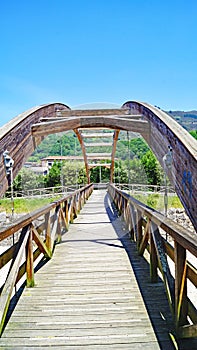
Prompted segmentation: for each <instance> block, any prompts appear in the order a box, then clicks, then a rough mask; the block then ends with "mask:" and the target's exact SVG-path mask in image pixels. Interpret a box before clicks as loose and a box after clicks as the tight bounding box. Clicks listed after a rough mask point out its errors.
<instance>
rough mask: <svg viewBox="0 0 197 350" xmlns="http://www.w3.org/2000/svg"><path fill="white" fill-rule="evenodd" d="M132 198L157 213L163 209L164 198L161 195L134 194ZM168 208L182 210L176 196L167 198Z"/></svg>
mask: <svg viewBox="0 0 197 350" xmlns="http://www.w3.org/2000/svg"><path fill="white" fill-rule="evenodd" d="M133 197H135V198H136V199H138V200H139V201H140V202H142V203H144V204H146V205H148V206H149V207H152V208H154V209H157V210H159V211H162V210H163V209H164V196H163V195H161V194H156V193H155V194H149V195H147V196H144V195H142V194H137V195H135V194H134V195H133ZM168 208H183V206H182V204H181V202H180V199H179V198H178V197H177V196H176V195H174V196H169V197H168Z"/></svg>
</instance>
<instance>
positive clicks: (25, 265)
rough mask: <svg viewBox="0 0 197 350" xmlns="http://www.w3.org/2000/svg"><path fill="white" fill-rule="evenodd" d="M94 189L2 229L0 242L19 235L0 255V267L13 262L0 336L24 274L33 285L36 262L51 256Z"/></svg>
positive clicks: (0, 302) (1, 303) (1, 306)
mask: <svg viewBox="0 0 197 350" xmlns="http://www.w3.org/2000/svg"><path fill="white" fill-rule="evenodd" d="M92 190H93V185H92V184H89V185H87V186H85V187H83V188H80V189H78V190H76V191H74V192H73V193H70V194H68V195H67V196H65V197H63V198H60V199H58V200H56V201H54V202H52V203H51V204H48V205H47V206H45V207H42V208H40V209H37V210H35V211H33V212H32V213H30V214H27V215H24V216H23V217H21V218H20V219H18V220H17V221H16V222H15V223H12V224H10V225H9V226H8V227H6V228H1V229H0V241H2V240H4V239H6V238H8V237H10V236H13V237H14V234H15V233H17V232H18V233H19V232H20V236H19V239H18V241H17V242H16V243H14V239H13V245H12V246H11V247H9V248H8V249H7V250H6V251H4V252H3V253H2V254H1V255H0V268H2V267H4V266H5V265H6V264H7V263H9V262H11V265H10V268H9V271H8V275H7V276H6V278H5V283H4V284H3V285H2V287H1V288H0V291H1V296H0V335H1V334H2V331H3V328H4V324H5V320H6V315H7V312H8V309H9V304H10V300H11V297H12V294H13V292H14V286H15V285H16V284H17V283H18V282H19V281H20V280H21V278H22V277H23V276H24V274H26V284H27V286H28V287H33V286H34V261H35V260H36V259H37V258H38V257H39V255H40V254H44V256H45V257H46V258H48V259H50V258H51V257H52V254H53V247H54V244H55V242H56V241H57V242H60V241H61V236H62V233H63V232H66V231H67V230H68V227H69V224H70V223H71V222H73V220H74V218H75V217H77V214H78V212H79V211H80V210H81V208H82V206H83V204H84V203H85V201H86V200H87V199H88V197H89V196H90V194H91V192H92ZM40 217H41V218H42V222H41V223H40V222H38V223H37V222H36V219H38V218H40ZM33 242H34V244H33ZM24 257H25V262H23V258H24Z"/></svg>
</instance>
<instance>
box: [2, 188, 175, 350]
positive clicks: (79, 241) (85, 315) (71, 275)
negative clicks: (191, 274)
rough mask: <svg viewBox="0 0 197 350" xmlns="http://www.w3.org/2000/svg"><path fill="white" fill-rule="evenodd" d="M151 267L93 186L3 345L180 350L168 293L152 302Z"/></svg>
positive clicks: (24, 299) (12, 322) (19, 307)
mask: <svg viewBox="0 0 197 350" xmlns="http://www.w3.org/2000/svg"><path fill="white" fill-rule="evenodd" d="M128 249H129V250H130V252H131V254H132V256H133V257H132V259H133V260H131V259H130V258H129V256H128V254H127V250H128ZM132 250H133V252H132ZM139 260H140V261H141V263H140V264H141V265H139V264H138V261H139ZM147 271H148V270H147V268H146V262H145V260H144V259H143V258H139V257H138V256H137V253H134V247H133V245H132V243H130V241H129V239H128V237H127V235H126V231H125V230H124V227H123V224H122V222H121V220H120V219H119V218H118V217H117V216H116V214H115V213H114V212H113V209H112V208H111V205H110V201H109V198H108V196H107V195H106V192H105V191H102V190H99V191H94V193H93V194H92V196H91V197H90V199H89V201H88V202H87V203H86V205H85V207H84V208H83V209H82V211H81V214H79V216H78V218H77V219H76V220H75V221H74V223H73V224H71V226H70V229H69V232H68V233H67V234H65V235H64V236H63V241H62V242H61V243H60V244H58V245H57V246H56V248H55V252H54V256H53V258H52V260H50V261H48V262H47V263H46V264H45V265H44V266H43V267H42V268H41V269H40V270H39V271H38V272H36V276H35V279H36V286H35V287H34V288H29V289H27V288H26V289H25V291H24V292H23V295H22V297H21V298H20V300H19V302H18V304H17V306H16V308H15V310H14V311H13V313H12V315H11V318H10V320H9V322H8V325H7V326H6V329H5V331H4V333H3V336H2V338H1V339H0V349H14V350H17V349H37V348H39V349H46V348H48V347H50V348H51V349H53V350H55V349H58V350H59V349H69V350H71V349H75V350H77V349H118V350H119V349H135V350H137V349H150V350H158V349H168V350H170V349H174V346H173V345H172V343H171V340H170V337H169V334H168V327H167V325H166V321H165V317H164V314H165V312H166V309H165V307H164V304H165V295H164V296H163V298H162V303H161V296H159V297H158V296H157V297H156V299H154V302H152V301H151V300H152V299H153V298H152V293H154V292H155V291H156V290H158V288H160V287H161V283H158V285H157V287H155V285H151V284H150V283H149V277H148V276H147ZM139 276H141V277H142V278H141V283H142V284H144V285H143V294H141V292H140V288H139V285H138V283H140V277H139ZM136 277H137V278H136ZM138 277H139V278H138ZM137 280H138V282H137ZM151 302H152V304H150V303H151ZM161 304H162V305H163V306H162V307H163V308H164V309H165V310H163V311H162V312H163V316H162V317H161V314H160V311H159V308H158V305H160V306H161ZM147 310H148V311H149V312H150V311H151V320H150V318H149V317H150V316H149V313H148V312H147ZM152 316H153V318H152ZM154 317H155V319H156V324H157V325H156V326H155V325H154ZM151 322H153V326H154V327H153V326H152V323H151ZM168 326H169V325H168ZM158 329H159V331H158Z"/></svg>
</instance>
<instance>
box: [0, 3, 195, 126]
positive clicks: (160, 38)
mask: <svg viewBox="0 0 197 350" xmlns="http://www.w3.org/2000/svg"><path fill="white" fill-rule="evenodd" d="M0 48H1V55H0V125H3V124H5V123H6V122H7V121H9V120H10V119H12V118H13V117H15V116H16V115H17V114H19V113H22V112H23V111H25V110H27V109H29V108H31V107H33V106H36V105H40V104H45V103H48V102H62V103H65V104H67V105H69V106H70V107H71V108H74V107H76V106H78V105H81V104H85V103H93V102H107V103H114V104H117V105H122V104H123V103H124V102H126V101H128V100H139V101H145V102H148V103H151V104H153V105H157V106H159V107H161V108H162V109H165V110H177V109H181V110H192V109H197V1H196V0H161V1H159V0H81V1H80V0H6V1H1V4H0Z"/></svg>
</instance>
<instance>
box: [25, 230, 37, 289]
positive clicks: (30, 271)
mask: <svg viewBox="0 0 197 350" xmlns="http://www.w3.org/2000/svg"><path fill="white" fill-rule="evenodd" d="M26 274H27V287H28V288H29V287H34V285H35V283H34V258H33V241H32V229H31V227H30V231H29V237H28V240H27V246H26Z"/></svg>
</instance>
